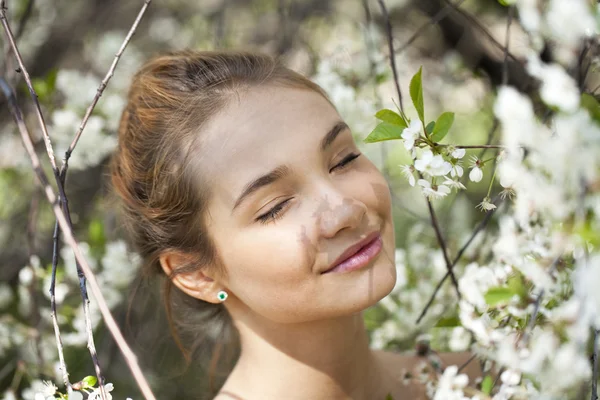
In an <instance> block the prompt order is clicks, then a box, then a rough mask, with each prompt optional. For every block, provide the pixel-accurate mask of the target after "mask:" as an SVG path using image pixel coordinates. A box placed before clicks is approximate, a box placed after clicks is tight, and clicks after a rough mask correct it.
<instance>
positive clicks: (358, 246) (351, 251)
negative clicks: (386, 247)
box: [322, 231, 380, 273]
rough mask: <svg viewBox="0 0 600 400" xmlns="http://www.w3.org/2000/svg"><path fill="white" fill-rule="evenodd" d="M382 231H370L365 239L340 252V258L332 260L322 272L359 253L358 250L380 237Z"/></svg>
mask: <svg viewBox="0 0 600 400" xmlns="http://www.w3.org/2000/svg"><path fill="white" fill-rule="evenodd" d="M379 234H380V232H379V231H375V232H372V233H369V234H368V235H367V236H366V237H365V238H364V239H362V240H360V241H359V242H357V243H355V244H353V245H352V246H350V247H348V248H347V249H346V250H345V251H344V252H343V253H342V254H340V256H339V257H338V258H336V259H335V261H334V262H332V263H331V264H330V265H329V267H328V268H327V269H326V270H325V271H323V272H322V273H325V272H328V271H330V270H332V269H333V268H335V267H336V266H337V265H338V264H340V263H341V262H343V261H345V260H347V259H348V258H350V257H352V256H353V255H355V254H356V253H358V251H359V250H360V249H362V248H363V247H365V246H367V245H368V244H370V243H371V242H373V241H374V240H375V239H377V238H378V237H379Z"/></svg>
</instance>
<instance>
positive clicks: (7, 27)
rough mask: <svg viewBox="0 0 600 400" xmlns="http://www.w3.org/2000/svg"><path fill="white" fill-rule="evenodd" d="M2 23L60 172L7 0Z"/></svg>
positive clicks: (0, 3)
mask: <svg viewBox="0 0 600 400" xmlns="http://www.w3.org/2000/svg"><path fill="white" fill-rule="evenodd" d="M0 21H2V26H3V28H4V32H5V33H6V38H7V39H8V43H9V44H10V47H11V50H12V52H13V54H14V55H15V57H16V59H17V62H18V63H19V68H20V69H21V73H22V74H23V77H24V78H25V82H26V83H27V88H28V89H29V93H30V94H31V99H32V100H33V103H34V106H35V107H34V108H35V113H36V115H37V118H38V121H39V124H40V128H42V133H43V137H44V143H45V144H46V152H47V153H48V157H49V158H50V164H51V165H52V169H53V170H55V172H58V169H57V168H56V161H55V159H54V150H53V149H52V143H51V142H50V136H49V135H48V129H47V128H46V122H45V121H44V116H43V115H42V109H41V107H40V102H39V100H38V96H37V94H36V93H35V90H34V89H33V83H32V82H31V78H30V77H29V72H27V69H26V68H25V64H24V63H23V59H22V58H21V53H20V52H19V49H18V48H17V44H16V43H15V37H14V35H13V33H12V30H11V29H10V25H9V24H8V20H7V18H6V6H5V0H1V1H0Z"/></svg>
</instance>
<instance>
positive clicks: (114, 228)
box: [0, 0, 594, 399]
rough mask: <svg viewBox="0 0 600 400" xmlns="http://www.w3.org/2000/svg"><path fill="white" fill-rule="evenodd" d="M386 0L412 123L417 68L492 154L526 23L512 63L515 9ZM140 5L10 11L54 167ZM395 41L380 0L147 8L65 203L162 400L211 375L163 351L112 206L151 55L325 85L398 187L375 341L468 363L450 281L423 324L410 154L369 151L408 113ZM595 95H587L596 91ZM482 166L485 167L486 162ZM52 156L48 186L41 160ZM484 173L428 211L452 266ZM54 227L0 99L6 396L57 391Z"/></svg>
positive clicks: (21, 94) (220, 1)
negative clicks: (50, 387) (131, 100)
mask: <svg viewBox="0 0 600 400" xmlns="http://www.w3.org/2000/svg"><path fill="white" fill-rule="evenodd" d="M385 3H386V5H387V8H388V11H389V15H390V21H391V25H392V28H393V44H394V47H395V49H396V56H395V61H396V65H397V68H398V74H399V83H400V87H401V88H402V91H403V94H404V97H405V98H404V107H405V109H406V110H407V114H408V115H409V116H410V117H415V116H416V112H415V111H414V108H413V107H412V105H411V104H410V101H409V99H408V85H409V82H410V78H411V77H412V76H413V75H414V74H415V73H416V72H417V71H418V69H419V67H420V66H423V86H424V91H425V95H424V96H425V115H426V118H428V119H435V118H436V117H437V115H439V114H440V113H441V112H442V111H451V112H454V113H456V120H455V124H454V127H453V128H452V133H451V135H449V137H450V136H451V141H452V142H453V143H456V144H462V145H469V144H483V143H494V140H495V137H496V133H495V130H494V118H493V113H492V104H493V103H492V102H493V95H494V93H495V90H496V88H497V87H498V85H500V84H501V82H502V79H503V77H502V74H503V65H504V59H505V57H507V61H506V66H507V72H508V74H507V79H508V83H509V84H510V85H513V86H516V87H517V88H518V89H519V90H521V91H523V92H525V93H532V92H533V90H534V89H535V82H533V81H532V80H531V78H529V76H528V75H527V74H526V72H525V67H524V65H523V62H524V60H525V57H526V51H527V49H529V48H530V47H531V46H530V43H529V42H528V40H529V39H528V37H527V36H526V35H525V33H524V31H523V29H522V28H521V26H519V24H518V22H516V21H513V22H512V24H511V26H510V41H509V47H508V48H509V53H508V54H505V52H504V46H505V42H506V31H507V21H508V14H509V8H508V7H506V6H504V5H502V4H500V2H498V1H496V0H462V1H453V2H450V1H445V0H386V2H385ZM142 4H143V2H142V1H141V0H128V1H117V0H86V1H76V2H75V1H72V0H52V1H51V0H9V1H7V4H6V5H7V15H8V20H9V22H10V23H11V24H12V26H13V30H14V31H15V33H16V34H17V36H18V41H17V44H18V46H19V48H20V50H21V53H22V56H23V59H24V62H25V64H26V66H27V67H28V69H29V73H30V75H31V77H32V79H33V80H34V86H35V88H36V90H37V93H38V95H39V99H40V102H41V106H42V111H43V112H44V115H45V119H46V122H47V124H48V126H49V132H50V136H51V138H52V141H53V144H54V147H55V152H56V154H57V158H58V159H59V160H60V159H62V157H63V155H64V152H65V150H66V149H67V148H68V146H69V144H70V143H71V140H72V139H73V136H74V134H75V132H76V130H77V127H78V126H79V123H80V121H81V119H82V117H83V114H84V112H85V109H86V108H87V106H88V105H89V103H90V102H91V100H92V99H93V97H94V95H95V94H96V89H97V87H98V85H99V84H100V82H101V80H102V78H103V77H104V75H105V74H106V71H107V70H108V68H109V66H110V65H111V63H112V61H113V58H114V54H115V52H116V51H117V50H118V49H119V47H120V45H121V43H122V41H123V39H124V37H125V35H126V33H127V31H128V30H129V28H130V26H131V24H132V22H133V20H134V19H135V16H136V15H137V13H138V11H139V9H140V8H141V6H142ZM386 35H387V33H386V25H385V19H384V18H383V16H382V12H381V9H380V6H379V3H378V1H376V0H368V1H367V0H362V1H361V0H194V1H189V0H162V1H161V0H154V1H153V2H152V3H151V5H150V7H149V9H148V11H147V13H146V15H145V16H144V18H143V19H142V22H141V24H140V26H139V28H138V30H137V32H136V34H135V35H134V37H133V39H132V41H131V42H130V44H129V46H128V48H127V49H126V50H125V53H124V55H123V57H122V58H121V61H120V63H119V64H118V66H117V69H116V71H115V74H114V76H113V78H112V80H111V81H110V83H109V85H108V87H107V89H106V90H105V92H104V94H103V96H102V97H101V99H100V101H99V103H98V106H97V107H96V109H95V112H94V114H93V116H92V117H91V119H90V120H89V122H88V124H87V128H86V129H85V131H84V133H83V136H82V138H81V140H80V142H79V144H78V145H77V148H76V149H75V152H74V153H73V156H72V157H71V160H70V163H69V165H70V169H69V174H68V178H67V184H66V193H67V195H68V199H69V205H70V210H71V216H72V220H73V224H74V229H75V233H76V235H75V236H76V238H77V239H78V240H79V241H80V242H81V243H82V249H83V250H85V253H86V255H87V257H88V260H89V261H90V263H91V265H92V267H93V269H94V270H95V272H96V273H97V274H98V280H99V282H100V284H101V285H102V289H103V290H104V295H105V296H106V298H107V300H108V302H109V305H110V306H111V308H112V311H113V312H114V314H115V316H116V318H117V320H118V322H119V324H120V326H121V327H122V328H123V329H124V332H125V335H126V337H127V339H128V340H129V342H130V343H131V344H132V346H133V347H134V350H135V351H136V353H137V354H138V355H139V361H140V363H141V365H142V368H143V369H144V371H145V373H147V376H148V377H149V379H150V381H151V384H152V386H153V388H154V389H155V393H156V395H157V397H158V398H177V399H188V398H189V399H191V398H194V399H197V398H203V397H202V396H203V395H205V394H206V393H207V392H206V386H205V385H206V382H205V379H203V377H204V376H205V370H204V369H203V364H204V363H205V361H206V359H205V357H206V356H207V354H208V353H202V354H200V355H199V356H198V357H197V358H196V359H195V360H194V363H193V364H192V365H191V366H190V368H188V369H186V368H184V366H183V363H182V361H183V358H182V357H181V356H180V354H179V352H178V350H177V349H176V347H175V345H174V343H173V341H172V340H171V339H170V334H169V331H168V329H167V324H166V320H165V317H164V315H163V313H162V308H161V305H160V302H159V299H158V297H159V296H158V289H157V288H156V287H154V286H152V285H142V286H141V287H140V286H139V285H137V284H136V282H137V281H136V279H135V275H136V265H137V264H138V263H139V260H138V259H137V258H136V256H135V254H133V253H131V252H130V251H128V249H127V246H126V243H125V242H124V240H123V232H122V230H121V227H120V225H119V222H118V220H117V219H116V215H115V207H114V204H112V203H111V199H110V198H109V197H108V193H109V188H108V175H107V169H106V165H107V160H108V156H109V155H110V153H111V151H112V150H113V149H114V148H115V146H116V128H117V125H118V121H119V118H120V113H121V111H122V109H123V106H124V99H125V96H126V92H127V89H128V85H129V82H130V79H131V76H132V75H133V73H134V72H135V71H136V69H137V68H138V67H139V66H140V65H141V64H142V63H143V62H144V61H145V60H146V59H148V58H150V57H151V56H153V55H155V54H157V53H160V52H163V51H169V50H175V49H181V48H186V47H188V48H192V49H224V48H226V49H244V50H258V51H264V52H267V53H270V54H273V55H277V56H280V57H281V58H282V59H283V60H284V62H285V63H286V64H287V65H288V66H290V67H291V68H293V69H295V70H297V71H299V72H301V73H303V74H305V75H307V76H309V77H311V78H312V79H313V80H315V81H316V82H317V83H319V84H320V85H322V86H323V87H324V89H325V90H326V91H327V92H328V93H329V95H330V96H331V98H332V100H333V102H334V104H336V106H337V107H338V109H339V112H340V113H341V115H342V116H343V117H344V118H345V119H346V120H347V122H348V124H349V125H350V127H351V128H352V130H353V134H354V135H355V138H356V140H357V142H358V143H359V145H360V147H361V149H362V150H363V151H364V153H365V154H366V155H367V156H368V157H369V158H370V159H371V160H373V162H375V163H376V164H377V165H378V166H379V167H380V168H381V170H382V171H383V172H384V173H385V174H386V176H387V178H388V180H389V183H390V186H391V188H392V190H393V192H394V213H395V222H396V229H397V231H396V238H397V248H398V250H397V263H398V266H397V267H398V271H399V282H398V285H397V287H396V289H395V290H394V292H393V293H392V295H393V296H395V297H393V296H392V297H390V298H389V299H385V301H382V303H381V304H380V305H378V306H377V307H374V308H373V309H372V310H371V309H370V310H368V311H367V312H366V313H365V318H366V320H367V322H368V327H369V331H370V333H371V335H372V340H373V346H374V347H379V348H388V349H392V350H397V351H404V350H410V349H412V348H413V347H414V343H415V339H416V338H417V337H418V335H419V334H422V333H428V334H430V335H432V346H434V348H436V349H438V350H442V351H449V350H452V351H459V350H461V346H462V349H464V348H466V346H467V345H468V337H466V336H465V335H464V332H463V333H462V334H461V332H460V331H456V329H453V328H452V323H451V321H452V318H453V315H454V314H453V313H455V310H454V309H453V302H454V297H453V296H454V295H453V292H452V290H450V289H451V288H450V286H449V285H448V287H447V288H446V289H448V290H445V289H444V290H443V292H442V295H441V296H440V297H439V298H438V300H437V301H436V305H435V306H434V309H433V310H432V312H431V314H430V317H428V318H426V319H425V320H424V321H422V322H421V323H420V324H416V323H415V320H416V317H417V315H418V314H419V312H420V311H421V309H422V308H423V305H424V303H425V302H426V301H427V299H428V296H429V295H430V294H431V293H432V291H433V287H434V285H435V284H436V283H437V281H438V280H439V278H440V277H441V276H443V274H444V272H445V264H444V260H443V257H442V255H441V252H440V251H439V250H436V249H435V243H436V242H435V234H434V231H433V229H431V226H430V224H429V215H428V212H427V208H426V202H425V200H424V199H423V196H422V194H421V191H420V190H418V189H416V188H413V187H411V186H409V185H408V183H407V181H406V180H405V179H404V177H403V176H402V175H401V173H400V168H399V167H398V166H399V165H400V164H406V163H407V162H410V160H411V159H410V157H409V155H408V153H407V152H406V150H405V149H404V147H403V146H402V144H401V143H399V142H397V141H388V142H382V143H372V144H365V143H363V142H362V140H363V139H364V138H365V137H366V136H367V135H368V134H369V133H370V131H371V130H372V129H373V128H374V127H375V126H376V124H377V120H376V119H375V117H374V114H375V113H376V111H377V110H380V109H382V108H389V109H394V110H395V109H396V106H395V105H394V101H395V102H396V103H397V101H398V99H397V94H396V91H395V87H394V84H393V80H392V73H391V70H390V67H389V50H388V47H387V46H388V44H387V37H386ZM0 37H1V40H2V43H3V53H2V56H3V58H2V61H1V64H2V74H3V76H5V78H6V79H7V80H9V81H10V82H11V83H13V84H14V85H15V86H16V87H17V89H18V90H17V94H18V102H19V104H20V105H21V107H22V109H23V110H24V113H25V117H26V121H27V123H28V126H29V128H30V132H31V134H32V136H33V139H34V142H35V143H36V149H37V151H38V154H39V155H40V156H42V158H43V159H44V160H46V159H47V157H46V155H45V148H44V144H43V141H42V137H41V132H40V129H39V128H38V126H37V124H36V122H37V121H36V117H35V114H34V112H33V107H32V103H31V99H30V98H29V96H28V91H27V88H26V86H25V85H24V82H23V80H22V77H21V75H19V74H18V73H17V72H15V68H16V63H15V61H14V59H13V56H12V54H11V53H10V52H9V51H8V46H7V43H6V41H5V37H4V36H3V35H0ZM542 47H543V52H542V56H543V57H546V59H548V60H549V59H552V56H553V55H552V50H551V49H550V48H545V47H544V44H543V43H542ZM588 84H589V85H592V86H593V85H594V79H589V80H588ZM472 154H477V155H481V153H480V150H477V151H476V152H472ZM44 162H45V169H46V171H47V172H49V173H50V176H51V169H50V167H49V163H48V162H47V161H44ZM465 168H466V166H465ZM489 179H490V176H487V175H486V176H485V177H484V179H483V180H482V181H481V182H479V183H477V184H471V187H470V189H471V190H469V191H468V192H466V191H460V192H458V193H457V194H455V193H453V194H452V195H450V196H448V197H447V198H445V199H444V200H443V201H438V202H436V209H437V211H438V217H439V219H440V225H441V228H442V231H443V233H444V235H445V237H446V238H447V241H448V247H449V248H450V249H451V252H452V253H453V254H455V253H456V250H457V249H458V248H459V247H460V246H461V244H462V243H464V241H465V239H466V238H467V237H468V236H469V235H470V233H471V231H472V229H473V227H474V226H475V225H476V224H477V223H478V222H479V221H480V220H482V218H483V216H484V214H483V213H481V212H480V211H478V210H476V209H475V205H477V204H478V203H479V202H480V201H481V200H482V198H483V197H484V196H485V194H486V192H487V189H488V184H489ZM450 210H451V212H450ZM491 226H492V227H493V226H494V222H493V221H492V223H491ZM53 227H54V217H53V214H52V212H51V209H50V207H49V206H48V204H47V202H46V200H45V198H44V197H43V195H42V193H41V192H40V190H39V188H38V187H37V186H36V184H35V180H34V175H33V173H32V168H31V164H30V161H29V160H28V158H27V155H26V152H25V150H24V148H23V145H22V143H21V139H20V137H19V135H18V131H17V129H16V125H15V124H14V122H13V120H12V118H11V116H10V114H9V112H8V107H7V103H6V100H5V99H4V98H0V312H1V314H0V315H1V316H0V394H1V393H9V392H7V390H9V389H10V390H12V391H14V393H16V396H17V398H21V397H22V398H25V399H27V398H31V399H33V397H32V394H31V393H32V392H31V391H27V390H24V391H21V390H22V389H27V388H30V386H31V385H32V383H33V382H34V381H35V380H37V379H50V380H53V381H54V382H56V383H59V382H61V381H62V378H61V375H60V374H59V373H58V371H57V363H56V362H57V359H58V358H57V351H56V344H55V341H54V335H53V330H52V323H51V320H50V308H49V299H48V298H49V296H48V287H49V279H50V265H51V260H52V231H53ZM477 241H478V243H477V245H476V246H472V247H471V248H470V250H468V251H467V253H466V254H465V260H466V261H465V263H466V262H467V261H469V260H474V259H476V258H477V257H478V254H479V252H480V251H481V248H482V247H483V248H485V246H486V235H485V234H484V235H480V236H478V238H477ZM61 249H62V250H61V252H60V255H61V261H60V263H59V266H60V269H59V273H58V283H57V289H56V290H57V299H58V303H59V306H58V307H59V311H58V313H59V314H60V316H59V323H60V324H61V327H62V332H63V344H64V346H65V357H66V362H67V365H68V368H69V372H70V374H71V380H72V381H73V382H75V381H77V380H78V379H81V378H83V377H84V376H86V375H94V371H93V365H92V363H91V361H90V357H89V353H88V351H87V349H86V341H87V336H86V334H85V326H84V322H83V318H82V313H81V297H80V295H79V292H78V287H77V278H76V273H75V266H74V261H73V256H72V254H71V252H70V251H69V250H68V248H66V247H65V246H64V243H61ZM462 266H464V263H463V264H462ZM459 267H461V266H459ZM444 299H445V300H444ZM90 307H91V311H92V315H93V318H92V322H93V325H94V327H95V332H96V335H95V340H96V347H97V351H98V355H99V362H100V365H101V367H102V368H103V373H104V375H105V376H106V378H107V381H108V382H112V383H113V384H114V386H115V390H114V391H113V392H112V394H113V395H114V396H115V397H116V398H125V397H132V398H134V399H139V398H141V394H140V393H139V391H138V389H137V387H136V386H135V383H134V381H133V379H132V378H131V375H130V372H129V370H128V369H127V367H126V366H125V364H124V361H123V358H122V356H121V355H120V353H119V350H118V349H117V347H116V345H115V343H114V341H113V340H112V338H111V337H110V335H109V334H108V333H107V332H106V330H105V329H104V327H103V325H102V323H101V321H100V320H101V318H100V314H99V312H98V311H97V307H95V302H94V299H93V298H92V304H91V305H90ZM128 312H129V313H130V315H129V316H130V317H131V318H130V319H129V323H127V318H126V316H127V314H128ZM390 321H391V322H390ZM440 321H442V323H440ZM461 340H462V342H461ZM465 343H466V344H465ZM6 396H9V395H8V394H6ZM6 398H9V397H6Z"/></svg>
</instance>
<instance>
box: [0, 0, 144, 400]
mask: <svg viewBox="0 0 600 400" xmlns="http://www.w3.org/2000/svg"><path fill="white" fill-rule="evenodd" d="M0 13H2V14H3V12H2V11H0ZM4 21H5V20H4V19H3V23H4ZM0 88H1V89H2V91H3V92H4V94H5V96H6V98H7V100H8V104H9V106H10V111H11V114H12V115H13V118H14V119H15V122H16V123H17V127H18V128H19V132H20V134H21V138H22V140H23V144H24V145H25V149H26V150H27V153H28V155H29V159H30V161H31V164H32V166H33V170H34V172H35V174H36V177H37V179H38V183H39V184H40V186H41V187H42V189H43V190H44V194H45V195H46V198H47V199H48V201H49V202H50V204H51V205H52V211H53V212H54V215H55V216H56V219H57V221H58V224H59V227H60V229H61V230H62V232H63V234H64V236H65V242H67V244H68V245H69V246H70V247H71V248H72V249H73V252H74V254H75V259H76V260H77V262H78V263H79V264H80V265H81V268H82V270H83V272H84V274H85V277H86V278H87V280H88V282H89V284H90V287H91V289H92V293H93V294H94V297H95V298H96V300H97V301H98V307H99V309H100V313H101V314H102V317H103V319H104V322H105V323H106V327H107V328H108V330H109V332H110V333H111V334H112V336H113V337H114V339H115V342H116V343H117V345H118V346H119V349H120V350H121V352H122V353H123V357H124V358H125V361H126V362H127V365H128V366H129V369H130V370H131V372H132V373H133V377H134V378H135V380H136V382H137V384H138V385H139V387H140V389H141V391H142V393H143V395H144V397H145V398H146V399H149V400H155V397H154V395H153V394H152V390H151V389H150V386H149V385H148V382H147V381H146V378H145V377H144V375H143V373H142V371H141V369H140V367H139V366H138V364H137V357H136V356H135V354H134V353H133V351H132V350H131V348H130V347H129V345H128V344H127V342H126V341H125V338H124V337H123V334H122V333H121V331H120V330H119V327H118V325H117V323H116V321H115V319H114V317H113V315H112V313H111V312H110V309H109V308H108V305H107V303H106V300H105V299H104V296H103V295H102V291H101V290H100V287H99V286H98V281H96V277H95V276H94V274H93V272H92V270H91V269H90V266H89V264H88V262H87V261H86V259H85V257H84V256H83V253H82V252H81V249H80V248H79V245H78V244H77V241H76V240H75V237H74V236H73V231H72V230H71V226H70V225H69V223H68V221H67V218H66V216H65V213H64V212H63V210H62V209H61V207H60V202H59V199H58V198H57V196H56V194H55V193H54V191H53V190H52V187H51V186H50V183H49V181H48V177H47V176H46V173H45V172H44V170H43V169H42V166H41V163H40V160H39V158H38V156H37V154H36V153H35V149H34V147H33V143H32V141H31V137H30V135H29V131H28V129H27V126H26V125H25V121H24V120H23V115H22V113H21V110H20V109H19V107H18V105H17V103H16V99H15V97H14V94H13V91H12V90H11V88H10V87H9V86H8V84H7V83H6V81H4V80H3V79H0Z"/></svg>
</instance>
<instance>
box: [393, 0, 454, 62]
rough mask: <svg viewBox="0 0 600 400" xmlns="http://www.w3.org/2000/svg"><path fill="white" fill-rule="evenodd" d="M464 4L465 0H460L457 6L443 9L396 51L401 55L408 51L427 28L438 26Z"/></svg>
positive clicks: (450, 5)
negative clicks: (452, 11) (454, 8)
mask: <svg viewBox="0 0 600 400" xmlns="http://www.w3.org/2000/svg"><path fill="white" fill-rule="evenodd" d="M464 2H465V0H459V1H457V2H456V4H448V5H446V7H444V8H442V9H441V10H440V11H438V12H437V14H435V15H434V16H433V17H432V18H431V19H430V20H429V21H427V22H426V23H424V24H423V25H421V26H420V27H419V29H417V30H416V31H415V33H413V34H412V36H411V37H410V38H408V40H407V41H406V42H404V44H402V46H400V47H399V48H398V49H397V50H396V51H398V52H399V53H401V52H403V51H404V50H406V48H407V47H408V46H410V45H411V44H412V43H413V42H414V41H415V40H417V38H418V37H419V36H421V35H422V34H423V32H425V30H427V28H429V27H430V26H432V25H436V24H437V23H438V22H440V21H441V20H443V19H444V18H446V17H447V16H448V14H449V13H450V11H451V8H453V7H459V6H460V5H461V4H462V3H464Z"/></svg>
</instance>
